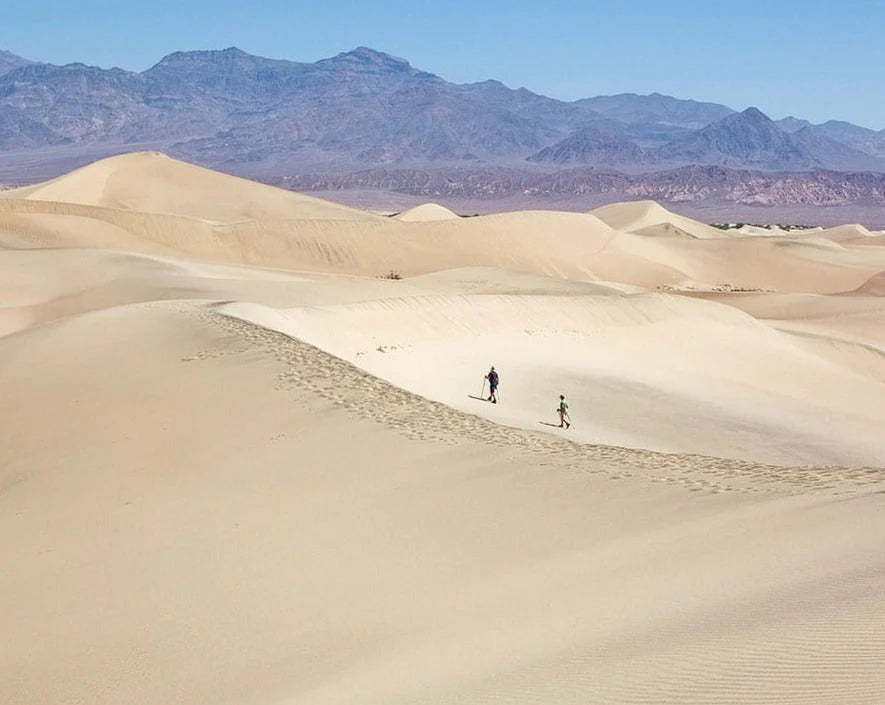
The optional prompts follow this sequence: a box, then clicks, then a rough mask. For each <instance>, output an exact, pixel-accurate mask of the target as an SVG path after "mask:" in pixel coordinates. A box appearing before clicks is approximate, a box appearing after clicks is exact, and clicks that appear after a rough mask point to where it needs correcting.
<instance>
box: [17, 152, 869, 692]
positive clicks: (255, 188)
mask: <svg viewBox="0 0 885 705" xmlns="http://www.w3.org/2000/svg"><path fill="white" fill-rule="evenodd" d="M415 211H416V212H415V213H412V215H411V216H409V217H408V218H387V217H380V216H373V215H370V214H366V213H362V212H360V211H354V210H353V209H349V208H344V207H342V206H338V205H336V204H333V203H329V202H324V201H318V200H317V199H311V198H307V197H303V196H300V195H298V194H291V193H288V192H285V191H280V190H278V189H271V188H269V187H266V186H264V185H261V184H252V183H250V182H245V181H243V180H240V179H235V178H233V177H229V176H225V175H221V174H216V173H213V172H210V171H207V170H204V169H198V168H196V167H192V166H190V165H186V164H182V163H181V162H176V161H175V160H171V159H168V158H166V157H162V156H160V155H156V154H144V153H142V154H134V155H125V156H123V157H117V158H112V159H109V160H104V161H103V162H98V163H97V164H95V165H92V166H90V167H86V168H84V169H81V170H79V171H77V172H73V173H72V174H69V175H67V176H64V177H61V178H59V179H56V180H54V181H52V182H47V183H46V184H38V185H37V186H32V187H27V188H25V189H18V190H15V191H10V192H4V193H3V194H0V370H2V374H0V379H2V384H0V388H2V394H0V535H2V536H3V537H4V540H3V549H2V551H0V601H2V604H3V605H4V606H5V607H6V609H5V610H4V617H3V620H2V632H3V635H4V637H6V638H4V639H3V640H0V668H2V672H3V674H4V679H3V684H2V685H0V701H2V702H4V703H6V702H9V703H14V704H16V705H18V704H22V705H24V704H27V705H31V704H33V705H37V704H38V703H39V705H47V704H50V705H53V704H56V703H58V704H59V705H61V704H62V703H71V702H89V703H99V704H100V703H108V704H111V703H114V704H116V703H121V702H126V703H158V702H162V703H205V702H230V703H260V704H264V703H267V704H270V703H293V704H294V703H305V704H307V703H310V705H316V704H317V703H320V704H321V703H335V705H339V704H342V703H345V704H346V703H354V704H357V703H359V704H360V705H364V704H366V703H378V704H379V705H380V704H381V703H384V704H385V705H388V704H390V703H403V704H405V703H415V702H421V703H431V704H438V705H442V704H444V703H466V702H470V703H473V702H488V703H497V702H512V703H539V702H543V703H551V704H555V703H587V702H599V703H652V702H653V703H674V704H675V703H688V702H694V703H738V702H739V703H760V704H761V703H771V702H791V703H808V704H809V705H812V704H814V705H818V704H820V703H833V704H837V703H838V704H839V705H844V704H845V703H849V704H854V703H858V704H859V703H864V704H869V705H878V703H880V702H881V694H882V693H883V692H885V677H883V669H882V668H881V664H882V663H883V662H885V639H883V634H885V622H883V612H882V609H881V607H882V604H881V596H882V594H883V591H885V584H883V574H882V560H881V555H882V551H881V536H882V535H883V531H885V512H883V497H885V494H883V491H885V450H883V448H885V446H883V445H882V440H881V438H882V434H881V429H882V427H883V423H885V296H883V291H885V290H883V287H882V276H883V272H885V249H883V248H881V247H877V246H876V244H877V243H878V242H879V240H881V239H882V236H881V235H879V236H876V235H874V234H864V233H863V231H862V230H861V229H859V228H858V227H856V226H846V228H842V229H831V230H830V231H823V230H817V231H814V232H802V233H790V234H788V235H787V234H782V233H773V234H770V235H769V236H768V237H758V236H755V235H754V236H742V234H741V233H736V232H731V233H727V234H726V235H723V233H721V232H720V231H716V230H715V229H713V228H710V227H709V226H706V225H703V224H700V223H696V222H694V221H691V220H690V219H688V218H683V217H682V216H678V215H676V214H673V213H669V212H668V211H666V210H665V209H663V208H661V207H659V206H657V204H653V203H650V202H640V203H630V204H616V205H614V206H609V207H606V208H603V209H597V211H594V212H593V213H592V214H586V213H584V214H581V213H558V212H552V211H529V212H518V213H505V214H497V215H491V216H482V217H474V218H458V217H446V218H442V217H438V216H442V215H445V214H444V213H442V212H441V211H440V209H439V208H433V207H430V206H425V207H419V208H418V209H415ZM403 215H406V214H403ZM416 216H417V217H416ZM711 231H712V232H711ZM280 331H282V332H280ZM490 364H495V365H496V366H497V368H498V369H499V371H500V373H501V388H500V392H501V403H500V404H497V405H492V404H489V403H487V402H485V401H483V400H482V399H481V398H476V397H481V396H482V392H483V391H484V390H485V389H486V387H485V385H484V380H483V376H482V375H483V373H484V372H485V371H486V370H487V368H488V366H489V365H490ZM560 392H562V393H565V394H567V395H568V399H569V402H570V404H571V414H572V419H573V421H574V426H573V427H572V428H571V429H569V430H567V431H566V430H560V429H559V428H558V427H556V426H555V424H556V423H557V418H556V414H555V412H554V407H555V405H556V403H557V396H558V394H559V393H560Z"/></svg>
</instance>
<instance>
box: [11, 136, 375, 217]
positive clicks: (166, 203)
mask: <svg viewBox="0 0 885 705" xmlns="http://www.w3.org/2000/svg"><path fill="white" fill-rule="evenodd" d="M0 198H3V199H27V200H33V201H47V202H62V203H76V204H80V205H85V206H100V207H102V208H113V209H121V210H131V211H141V212H145V213H165V214H169V215H180V216H188V217H192V218H202V219H205V220H210V221H216V222H222V223H228V222H239V221H242V220H271V219H282V218H321V219H323V218H330V219H335V220H375V219H377V218H379V216H373V215H371V214H369V213H366V212H364V211H360V210H357V209H355V208H348V207H346V206H342V205H339V204H337V203H331V202H330V201H323V200H321V199H319V198H313V197H311V196H304V195H302V194H298V193H293V192H292V191H286V190H285V189H278V188H273V187H271V186H265V185H264V184H258V183H255V182H254V181H248V180H246V179H240V178H237V177H235V176H228V175H226V174H220V173H218V172H215V171H211V170H209V169H203V168H202V167H198V166H194V165H193V164H186V163H184V162H181V161H178V160H175V159H170V158H169V157H167V156H165V155H163V154H160V153H159V152H134V153H132V154H124V155H121V156H117V157H109V158H107V159H102V160H101V161H98V162H95V163H94V164H90V165H89V166H85V167H83V168H82V169H77V170H76V171H73V172H71V173H70V174H66V175H64V176H60V177H59V178H57V179H53V180H52V181H47V182H44V183H41V184H37V185H35V186H25V187H23V188H18V189H11V190H8V191H4V192H0Z"/></svg>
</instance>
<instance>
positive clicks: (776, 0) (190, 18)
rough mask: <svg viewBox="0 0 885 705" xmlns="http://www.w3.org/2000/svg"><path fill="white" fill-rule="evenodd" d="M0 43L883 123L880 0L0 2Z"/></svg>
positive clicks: (32, 53) (884, 54)
mask: <svg viewBox="0 0 885 705" xmlns="http://www.w3.org/2000/svg"><path fill="white" fill-rule="evenodd" d="M0 10H2V12H0V48H5V49H7V50H9V51H12V52H13V53H15V54H19V55H22V56H25V57H27V58H30V59H35V60H40V61H49V62H52V63H68V62H72V61H82V62H84V63H88V64H94V65H97V66H103V67H110V66H120V67H122V68H126V69H130V70H138V71H140V70H143V69H145V68H148V67H149V66H151V65H152V64H154V63H155V62H156V61H158V60H159V59H160V58H161V57H163V56H164V55H166V54H168V53H170V52H173V51H178V50H186V49H220V48H224V47H228V46H238V47H240V48H241V49H244V50H246V51H248V52H251V53H253V54H260V55H262V56H270V57H275V58H285V59H292V60H296V61H316V60H317V59H320V58H323V57H327V56H332V55H334V54H337V53H338V52H340V51H346V50H348V49H352V48H354V47H356V46H359V45H365V46H369V47H372V48H374V49H379V50H381V51H386V52H388V53H390V54H394V55H396V56H401V57H403V58H406V59H408V60H409V61H410V62H411V63H412V65H414V66H417V67H418V68H421V69H424V70H427V71H431V72H432V73H435V74H438V75H440V76H442V77H443V78H445V79H447V80H450V81H455V82H458V83H463V82H469V81H479V80H483V79H486V78H496V79H498V80H501V81H503V82H504V83H506V84H507V85H509V86H511V87H519V86H525V87H526V88H528V89H530V90H533V91H535V92H538V93H543V94H545V95H549V96H552V97H555V98H561V99H566V100H573V99H577V98H583V97H588V96H593V95H600V94H611V93H623V92H636V93H650V92H653V91H658V92H660V93H666V94H670V95H674V96H677V97H680V98H694V99H696V100H710V101H715V102H720V103H725V104H726V105H729V106H731V107H733V108H736V109H743V108H745V107H747V106H750V105H755V106H757V107H758V108H760V109H761V110H762V111H763V112H765V113H767V114H768V115H770V116H771V117H773V118H780V117H784V116H786V115H788V114H792V115H796V116H798V117H803V118H806V119H810V120H812V121H814V122H821V121H823V120H827V119H841V120H849V121H851V122H855V123H857V124H860V125H864V126H867V127H873V128H876V129H883V128H885V0H848V1H847V2H842V3H838V2H821V1H817V0H768V1H762V0H743V1H741V0H732V1H731V2H721V1H719V0H706V1H704V0H671V1H669V2H668V1H666V0H659V1H656V2H655V1H651V0H634V1H631V0H621V1H616V0H547V1H546V2H545V1H544V0H541V2H529V1H528V0H508V1H504V0H436V1H434V2H420V1H418V0H412V1H411V2H405V1H403V0H386V1H385V2H372V1H371V0H363V1H362V2H359V1H344V0H325V1H324V0H314V1H313V2H305V1H303V0H253V1H251V2H250V1H249V0H237V1H235V2H234V1H231V0H177V1H172V0H150V1H144V2H143V1H142V0H131V1H126V0H118V1H116V2H110V1H104V2H102V1H100V0H78V1H77V2H73V1H71V0H41V1H40V2H27V1H26V0H3V2H2V6H0Z"/></svg>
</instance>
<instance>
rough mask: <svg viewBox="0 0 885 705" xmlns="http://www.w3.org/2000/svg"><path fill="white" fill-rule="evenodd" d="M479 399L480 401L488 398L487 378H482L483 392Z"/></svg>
mask: <svg viewBox="0 0 885 705" xmlns="http://www.w3.org/2000/svg"><path fill="white" fill-rule="evenodd" d="M479 398H480V399H485V398H486V378H485V377H483V378H482V391H481V392H480V393H479Z"/></svg>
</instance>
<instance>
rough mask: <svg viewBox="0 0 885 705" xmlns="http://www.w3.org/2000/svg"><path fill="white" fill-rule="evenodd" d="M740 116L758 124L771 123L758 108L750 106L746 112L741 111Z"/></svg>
mask: <svg viewBox="0 0 885 705" xmlns="http://www.w3.org/2000/svg"><path fill="white" fill-rule="evenodd" d="M740 115H742V116H743V117H744V118H747V119H750V120H755V121H758V122H772V120H771V118H770V117H768V115H766V114H765V113H763V112H762V111H761V110H759V108H756V107H753V106H752V105H751V106H750V107H749V108H747V109H746V110H743V111H741V113H740Z"/></svg>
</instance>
